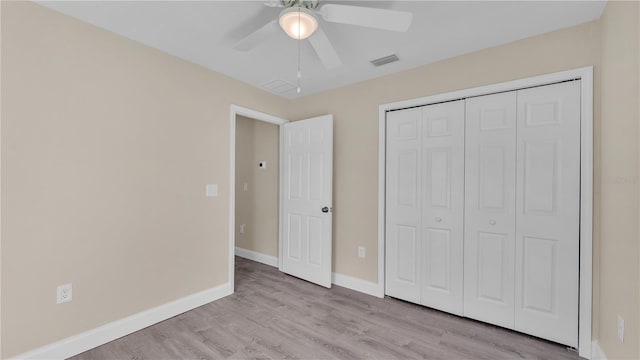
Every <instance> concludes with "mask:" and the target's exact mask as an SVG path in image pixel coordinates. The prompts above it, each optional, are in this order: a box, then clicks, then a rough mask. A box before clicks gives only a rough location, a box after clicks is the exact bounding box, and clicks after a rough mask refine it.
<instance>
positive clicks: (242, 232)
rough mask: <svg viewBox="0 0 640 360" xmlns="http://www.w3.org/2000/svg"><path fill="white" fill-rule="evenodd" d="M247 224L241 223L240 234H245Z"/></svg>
mask: <svg viewBox="0 0 640 360" xmlns="http://www.w3.org/2000/svg"><path fill="white" fill-rule="evenodd" d="M245 226H247V224H240V234H244V228H245Z"/></svg>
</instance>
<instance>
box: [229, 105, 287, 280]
mask: <svg viewBox="0 0 640 360" xmlns="http://www.w3.org/2000/svg"><path fill="white" fill-rule="evenodd" d="M237 115H241V116H245V117H248V118H251V119H253V120H258V121H264V122H268V123H271V124H274V125H278V126H279V127H280V150H279V151H280V164H282V125H284V124H286V123H288V122H289V120H286V119H282V118H279V117H277V116H273V115H270V114H267V113H263V112H260V111H256V110H253V109H249V108H245V107H242V106H238V105H234V104H231V109H230V111H229V270H228V271H229V284H231V292H233V287H234V272H235V268H234V266H235V261H234V255H235V244H236V229H235V223H236V116H237ZM280 169H282V166H280ZM280 178H282V171H281V172H280ZM278 181H279V182H281V181H280V180H278ZM280 186H281V187H282V185H280ZM278 208H279V211H280V213H281V214H282V212H281V211H282V210H281V209H280V208H282V188H280V199H279V204H278ZM279 218H280V219H278V229H279V230H278V231H279V234H278V238H279V239H278V242H280V237H282V230H281V229H282V216H279Z"/></svg>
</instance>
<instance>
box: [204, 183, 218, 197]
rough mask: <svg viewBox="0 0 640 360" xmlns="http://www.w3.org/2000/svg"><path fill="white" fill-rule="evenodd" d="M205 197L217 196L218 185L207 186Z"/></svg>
mask: <svg viewBox="0 0 640 360" xmlns="http://www.w3.org/2000/svg"><path fill="white" fill-rule="evenodd" d="M206 195H207V196H209V197H210V196H218V184H207V190H206Z"/></svg>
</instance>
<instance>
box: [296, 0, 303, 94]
mask: <svg viewBox="0 0 640 360" xmlns="http://www.w3.org/2000/svg"><path fill="white" fill-rule="evenodd" d="M301 78H302V73H301V72H300V8H298V78H297V85H298V89H297V90H296V91H297V92H298V94H300V91H302V89H301V88H300V79H301Z"/></svg>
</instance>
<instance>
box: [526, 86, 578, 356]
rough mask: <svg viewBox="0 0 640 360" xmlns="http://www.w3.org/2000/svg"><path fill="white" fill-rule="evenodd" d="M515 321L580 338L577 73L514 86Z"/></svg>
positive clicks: (570, 339) (531, 330) (535, 330)
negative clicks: (539, 83)
mask: <svg viewBox="0 0 640 360" xmlns="http://www.w3.org/2000/svg"><path fill="white" fill-rule="evenodd" d="M517 122H518V134H517V151H518V153H517V154H518V155H517V156H518V160H517V164H518V166H517V192H516V193H517V199H516V209H517V215H516V219H517V227H516V228H517V231H516V292H515V296H516V310H515V328H516V330H518V331H522V332H525V333H528V334H532V335H536V336H540V337H543V338H546V339H549V340H553V341H556V342H559V343H562V344H566V345H569V346H574V347H575V346H577V344H578V284H579V273H578V271H579V267H578V266H579V264H578V261H579V214H580V81H571V82H566V83H560V84H554V85H549V86H543V87H538V88H532V89H526V90H520V91H518V119H517Z"/></svg>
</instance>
